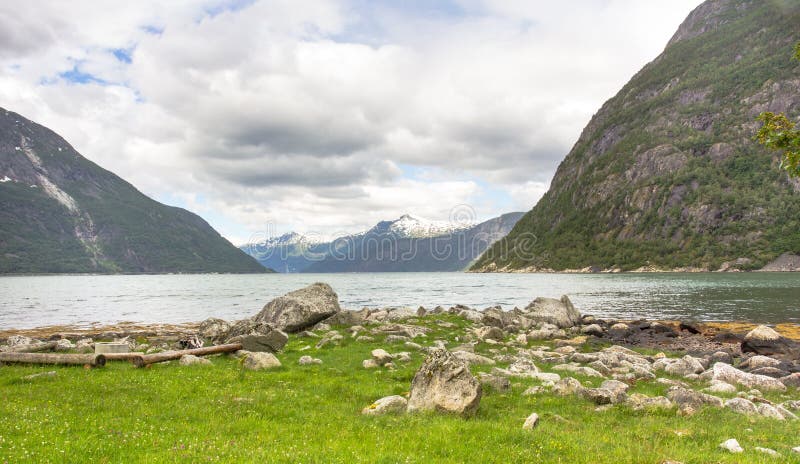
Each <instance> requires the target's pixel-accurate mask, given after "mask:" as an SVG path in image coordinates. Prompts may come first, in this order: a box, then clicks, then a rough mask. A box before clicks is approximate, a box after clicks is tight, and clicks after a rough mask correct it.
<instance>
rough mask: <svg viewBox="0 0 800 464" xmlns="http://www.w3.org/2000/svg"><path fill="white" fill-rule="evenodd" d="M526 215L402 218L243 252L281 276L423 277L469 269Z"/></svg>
mask: <svg viewBox="0 0 800 464" xmlns="http://www.w3.org/2000/svg"><path fill="white" fill-rule="evenodd" d="M522 215H523V213H509V214H505V215H503V216H500V217H497V218H494V219H490V220H488V221H486V222H483V223H480V224H477V225H472V224H460V223H452V224H451V223H445V222H436V221H428V220H425V219H421V218H417V217H414V216H410V215H407V214H406V215H403V216H401V217H400V218H399V219H396V220H394V221H381V222H379V223H378V224H376V225H375V226H374V227H372V228H371V229H369V230H367V231H366V232H363V233H360V234H354V235H347V236H343V237H339V238H336V239H335V240H333V241H331V242H326V243H313V242H312V241H309V240H308V239H307V238H305V237H303V236H302V235H299V234H296V233H290V234H285V235H283V236H280V237H275V238H273V239H270V240H265V241H263V242H259V243H252V244H248V245H245V246H243V247H242V250H244V251H245V252H247V253H249V254H250V255H251V256H253V257H254V258H256V259H257V260H258V261H259V262H260V263H261V264H263V265H264V266H267V267H269V268H272V269H275V270H277V271H279V272H422V271H461V270H464V269H466V268H467V267H468V266H469V264H470V263H471V262H473V261H474V260H475V259H476V258H477V257H478V256H480V254H481V253H483V251H485V250H486V249H487V248H488V247H489V246H490V245H491V244H492V243H494V242H495V241H497V240H498V239H500V238H501V237H503V236H505V235H506V234H507V233H508V231H510V230H511V228H512V227H513V226H514V224H515V223H516V222H517V221H518V220H519V218H521V217H522Z"/></svg>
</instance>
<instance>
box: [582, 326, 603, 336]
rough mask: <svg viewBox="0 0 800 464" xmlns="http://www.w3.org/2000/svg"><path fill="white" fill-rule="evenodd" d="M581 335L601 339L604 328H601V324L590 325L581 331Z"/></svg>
mask: <svg viewBox="0 0 800 464" xmlns="http://www.w3.org/2000/svg"><path fill="white" fill-rule="evenodd" d="M581 333H582V334H584V335H594V336H596V337H600V336H602V335H603V328H602V327H600V325H599V324H590V325H587V326H585V327H583V328H582V329H581Z"/></svg>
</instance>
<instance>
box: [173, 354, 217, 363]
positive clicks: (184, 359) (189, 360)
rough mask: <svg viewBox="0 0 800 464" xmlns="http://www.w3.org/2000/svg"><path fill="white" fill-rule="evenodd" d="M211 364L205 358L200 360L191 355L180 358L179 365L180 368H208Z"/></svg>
mask: <svg viewBox="0 0 800 464" xmlns="http://www.w3.org/2000/svg"><path fill="white" fill-rule="evenodd" d="M210 364H211V361H209V360H208V359H205V358H201V357H198V356H195V355H192V354H185V355H183V356H181V360H180V365H181V366H208V365H210Z"/></svg>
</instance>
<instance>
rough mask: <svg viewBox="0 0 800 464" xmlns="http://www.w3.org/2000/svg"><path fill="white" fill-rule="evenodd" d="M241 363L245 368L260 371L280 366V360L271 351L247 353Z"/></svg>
mask: <svg viewBox="0 0 800 464" xmlns="http://www.w3.org/2000/svg"><path fill="white" fill-rule="evenodd" d="M243 365H244V368H245V369H249V370H251V371H261V370H267V369H273V368H276V367H281V362H280V361H279V360H278V358H276V357H275V355H274V354H272V353H266V352H260V353H247V355H246V357H245V358H244V364H243Z"/></svg>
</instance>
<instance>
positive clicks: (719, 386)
mask: <svg viewBox="0 0 800 464" xmlns="http://www.w3.org/2000/svg"><path fill="white" fill-rule="evenodd" d="M706 391H708V392H710V393H736V387H734V386H733V385H731V384H729V383H728V382H723V381H721V380H712V381H711V386H710V387H708V388H706Z"/></svg>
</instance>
